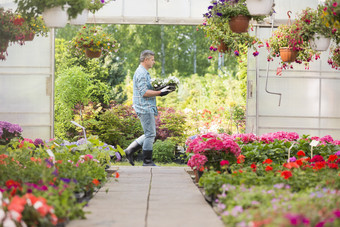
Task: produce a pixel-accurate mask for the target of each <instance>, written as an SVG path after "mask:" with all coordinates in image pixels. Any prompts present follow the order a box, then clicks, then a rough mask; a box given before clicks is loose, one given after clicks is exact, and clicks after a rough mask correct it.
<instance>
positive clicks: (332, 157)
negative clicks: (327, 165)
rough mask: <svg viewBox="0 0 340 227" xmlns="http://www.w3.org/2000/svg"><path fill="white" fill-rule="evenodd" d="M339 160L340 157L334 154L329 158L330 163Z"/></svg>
mask: <svg viewBox="0 0 340 227" xmlns="http://www.w3.org/2000/svg"><path fill="white" fill-rule="evenodd" d="M337 159H338V156H337V155H335V154H332V155H330V156H329V157H328V161H329V162H334V161H335V160H337Z"/></svg>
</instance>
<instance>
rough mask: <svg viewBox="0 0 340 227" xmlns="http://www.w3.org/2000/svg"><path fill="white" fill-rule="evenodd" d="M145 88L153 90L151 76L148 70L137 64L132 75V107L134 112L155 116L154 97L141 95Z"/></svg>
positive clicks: (156, 112)
mask: <svg viewBox="0 0 340 227" xmlns="http://www.w3.org/2000/svg"><path fill="white" fill-rule="evenodd" d="M146 90H153V87H152V85H151V77H150V74H149V72H148V71H147V70H146V69H145V68H144V67H143V66H142V65H139V67H138V68H137V69H136V72H135V75H134V76H133V108H134V109H135V111H136V113H142V114H144V113H153V114H154V115H155V116H157V115H158V111H157V106H156V97H155V96H153V97H143V95H144V94H145V92H146Z"/></svg>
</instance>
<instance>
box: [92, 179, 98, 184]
mask: <svg viewBox="0 0 340 227" xmlns="http://www.w3.org/2000/svg"><path fill="white" fill-rule="evenodd" d="M92 183H93V184H94V185H96V186H98V185H99V184H100V182H99V180H97V179H93V181H92Z"/></svg>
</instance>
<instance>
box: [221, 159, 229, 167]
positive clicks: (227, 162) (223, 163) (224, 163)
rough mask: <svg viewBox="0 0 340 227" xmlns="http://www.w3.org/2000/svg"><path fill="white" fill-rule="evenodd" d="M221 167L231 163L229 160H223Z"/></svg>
mask: <svg viewBox="0 0 340 227" xmlns="http://www.w3.org/2000/svg"><path fill="white" fill-rule="evenodd" d="M220 165H221V166H225V165H229V161H228V160H222V161H221V162H220Z"/></svg>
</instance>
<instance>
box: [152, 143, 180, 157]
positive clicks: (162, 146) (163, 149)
mask: <svg viewBox="0 0 340 227" xmlns="http://www.w3.org/2000/svg"><path fill="white" fill-rule="evenodd" d="M175 151H176V143H175V142H174V141H171V140H169V139H166V140H164V141H161V140H157V141H156V142H155V143H154V145H153V154H152V157H153V160H154V161H156V162H172V161H173V159H174V158H175Z"/></svg>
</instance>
